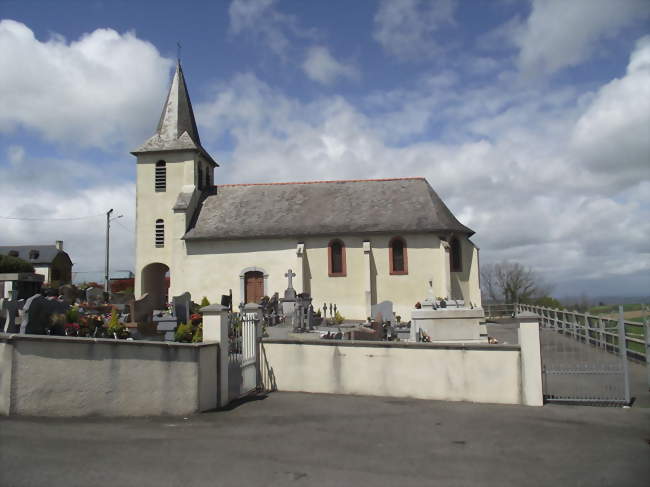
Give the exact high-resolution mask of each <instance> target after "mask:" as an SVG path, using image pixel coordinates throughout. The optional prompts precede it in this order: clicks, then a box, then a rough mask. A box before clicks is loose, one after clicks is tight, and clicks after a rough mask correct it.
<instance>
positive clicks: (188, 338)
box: [174, 323, 194, 343]
mask: <svg viewBox="0 0 650 487" xmlns="http://www.w3.org/2000/svg"><path fill="white" fill-rule="evenodd" d="M192 338H194V334H193V332H192V323H181V324H180V325H178V326H177V327H176V332H175V333H174V341H175V342H182V343H191V342H192Z"/></svg>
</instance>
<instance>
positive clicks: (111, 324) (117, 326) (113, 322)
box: [107, 308, 129, 339]
mask: <svg viewBox="0 0 650 487" xmlns="http://www.w3.org/2000/svg"><path fill="white" fill-rule="evenodd" d="M107 331H108V334H109V336H111V335H112V336H113V337H114V338H118V339H123V338H127V337H128V336H129V332H128V330H127V329H126V326H124V323H120V320H119V318H118V316H117V310H116V309H115V308H113V311H111V318H110V320H109V321H108V328H107Z"/></svg>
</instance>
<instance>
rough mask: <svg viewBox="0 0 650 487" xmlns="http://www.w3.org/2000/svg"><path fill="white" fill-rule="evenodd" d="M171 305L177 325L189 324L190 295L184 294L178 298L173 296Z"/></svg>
mask: <svg viewBox="0 0 650 487" xmlns="http://www.w3.org/2000/svg"><path fill="white" fill-rule="evenodd" d="M172 303H173V305H174V315H176V322H177V324H178V325H180V324H181V323H185V324H187V323H189V322H190V315H191V306H192V296H191V295H190V293H188V292H184V293H183V294H181V295H180V296H174V297H173V298H172Z"/></svg>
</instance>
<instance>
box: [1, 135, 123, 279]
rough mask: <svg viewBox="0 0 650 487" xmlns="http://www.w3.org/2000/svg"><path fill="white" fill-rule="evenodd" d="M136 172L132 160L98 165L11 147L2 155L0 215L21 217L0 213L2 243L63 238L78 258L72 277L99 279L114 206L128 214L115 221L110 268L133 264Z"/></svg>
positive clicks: (75, 258)
mask: <svg viewBox="0 0 650 487" xmlns="http://www.w3.org/2000/svg"><path fill="white" fill-rule="evenodd" d="M16 156H18V159H19V163H17V164H16V163H15V162H16ZM134 172H135V171H134V167H133V164H132V161H128V162H122V161H120V162H113V163H110V164H104V165H102V166H97V165H93V164H88V163H87V161H80V160H74V159H63V158H39V157H34V156H32V155H30V153H29V151H27V150H25V149H24V148H22V147H10V148H9V150H8V151H7V152H6V154H4V155H0V208H2V209H3V210H1V211H0V217H20V218H23V219H21V220H14V219H5V218H2V219H0V225H1V228H2V232H1V240H0V244H1V245H11V244H16V245H28V244H50V245H53V244H54V242H55V241H56V240H63V241H64V246H65V250H66V251H67V252H68V253H69V254H70V257H71V259H72V261H73V263H74V267H73V269H72V270H73V273H75V274H73V277H74V279H75V280H100V279H102V276H103V273H104V271H103V269H104V255H105V254H104V248H105V246H104V244H105V230H106V216H105V215H106V212H107V211H108V210H109V209H110V208H114V209H115V214H116V215H119V214H122V215H124V217H123V218H120V219H119V220H117V222H116V223H114V224H113V225H112V226H111V235H112V239H111V269H113V270H128V269H132V268H133V256H134V251H135V247H134V244H135V240H134V236H135V232H134V216H135V184H134V183H133V179H132V178H133V176H134ZM34 219H38V220H34Z"/></svg>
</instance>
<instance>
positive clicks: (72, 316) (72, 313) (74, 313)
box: [65, 306, 81, 323]
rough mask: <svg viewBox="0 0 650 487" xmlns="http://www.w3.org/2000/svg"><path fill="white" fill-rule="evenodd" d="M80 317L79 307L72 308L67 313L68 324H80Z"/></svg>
mask: <svg viewBox="0 0 650 487" xmlns="http://www.w3.org/2000/svg"><path fill="white" fill-rule="evenodd" d="M80 315H81V313H80V312H79V306H72V307H70V309H68V311H66V312H65V319H66V323H78V322H79V317H80Z"/></svg>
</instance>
